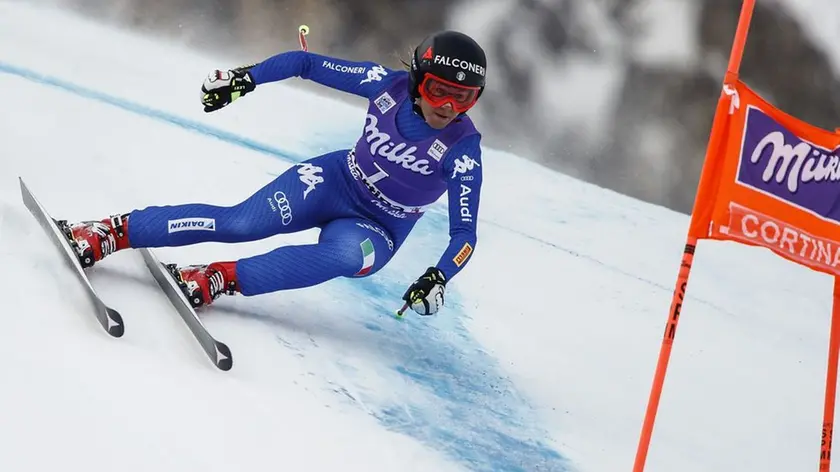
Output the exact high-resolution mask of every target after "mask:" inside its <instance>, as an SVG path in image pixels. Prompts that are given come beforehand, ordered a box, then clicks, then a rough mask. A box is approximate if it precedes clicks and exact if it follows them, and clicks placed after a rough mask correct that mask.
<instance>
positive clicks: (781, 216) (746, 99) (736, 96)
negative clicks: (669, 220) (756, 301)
mask: <svg viewBox="0 0 840 472" xmlns="http://www.w3.org/2000/svg"><path fill="white" fill-rule="evenodd" d="M727 89H728V90H727V95H728V96H729V99H730V100H731V107H730V112H731V113H730V116H729V117H728V119H727V120H726V121H727V125H726V134H725V136H726V137H725V141H724V143H722V149H721V151H722V152H723V153H724V156H723V157H722V159H723V162H722V164H721V167H720V176H719V178H718V179H716V180H717V181H716V185H719V187H718V188H717V191H716V192H711V193H712V194H713V195H715V198H714V200H713V201H708V202H700V204H701V205H711V206H712V208H711V214H712V221H711V225H710V227H709V234H708V237H709V238H712V239H726V240H733V241H737V242H740V243H743V244H748V245H753V246H763V247H766V248H768V249H770V250H772V251H774V252H775V253H776V254H778V255H780V256H782V257H785V258H786V259H789V260H791V261H794V262H796V263H799V264H802V265H805V266H808V267H810V268H812V269H814V270H817V271H820V272H825V273H829V274H832V275H840V135H838V134H837V133H834V132H830V131H827V130H824V129H821V128H817V127H815V126H813V125H811V124H809V123H806V122H804V121H802V120H799V119H797V118H795V117H793V116H791V115H789V114H787V113H785V112H783V111H781V110H779V109H777V108H775V107H774V106H772V105H770V104H769V103H767V102H766V101H765V100H764V99H762V98H761V97H760V96H758V95H757V94H756V93H755V92H754V91H752V90H751V89H750V88H749V87H747V86H746V85H745V84H744V83H743V82H740V81H739V82H737V83H735V84H727Z"/></svg>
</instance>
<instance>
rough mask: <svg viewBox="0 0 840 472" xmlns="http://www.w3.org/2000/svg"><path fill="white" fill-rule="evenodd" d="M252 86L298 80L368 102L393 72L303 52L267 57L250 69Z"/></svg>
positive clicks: (381, 67) (377, 66)
mask: <svg viewBox="0 0 840 472" xmlns="http://www.w3.org/2000/svg"><path fill="white" fill-rule="evenodd" d="M250 72H251V76H252V77H253V79H254V82H255V84H256V85H260V84H264V83H268V82H277V81H279V80H285V79H288V78H290V77H300V78H302V79H308V80H311V81H313V82H317V83H319V84H321V85H326V86H327V87H330V88H334V89H337V90H341V91H343V92H347V93H352V94H354V95H359V96H362V97H366V98H370V97H371V96H372V95H373V94H374V93H376V92H377V91H379V90H381V86H382V79H383V78H385V77H386V76H387V75H389V74H392V73H393V71H392V70H389V69H386V68H385V67H383V66H381V65H379V64H376V63H374V62H354V61H347V60H344V59H338V58H334V57H329V56H323V55H320V54H314V53H311V52H307V51H289V52H283V53H280V54H277V55H275V56H272V57H269V58H268V59H266V60H264V61H262V62H260V63H258V64H256V65H255V66H253V67H252V68H251V69H250Z"/></svg>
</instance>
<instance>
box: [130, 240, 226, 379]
mask: <svg viewBox="0 0 840 472" xmlns="http://www.w3.org/2000/svg"><path fill="white" fill-rule="evenodd" d="M138 250H139V251H140V253H141V254H142V255H143V260H144V261H145V262H146V266H147V267H148V268H149V271H151V273H152V275H153V276H154V278H155V280H157V282H158V284H159V285H160V287H161V288H162V289H163V291H164V293H165V294H166V296H167V298H169V301H170V302H171V303H172V305H174V306H175V309H176V310H177V311H178V314H179V315H181V318H183V320H184V322H185V323H186V324H187V326H188V327H189V328H190V331H191V332H192V334H193V336H195V339H196V340H197V341H198V343H199V344H200V345H201V347H202V349H204V353H205V354H207V357H209V358H210V360H211V361H213V363H214V364H215V365H216V367H218V368H219V369H221V370H225V371H227V370H230V369H231V368H232V367H233V356H231V353H230V348H228V347H227V345H226V344H225V343H223V342H220V341H217V340H216V339H215V338H213V336H212V335H210V333H209V332H208V331H207V328H206V327H205V326H204V323H202V322H201V320H200V319H199V318H198V315H197V314H196V313H195V310H194V309H193V307H192V305H191V304H190V302H189V300H187V297H186V296H185V295H184V292H183V291H181V287H180V286H179V285H178V280H177V279H176V278H175V275H174V270H175V265H174V264H168V265H167V264H163V263H162V262H160V260H158V258H157V257H156V256H155V255H154V254H153V253H152V251H151V250H149V249H148V248H142V249H138Z"/></svg>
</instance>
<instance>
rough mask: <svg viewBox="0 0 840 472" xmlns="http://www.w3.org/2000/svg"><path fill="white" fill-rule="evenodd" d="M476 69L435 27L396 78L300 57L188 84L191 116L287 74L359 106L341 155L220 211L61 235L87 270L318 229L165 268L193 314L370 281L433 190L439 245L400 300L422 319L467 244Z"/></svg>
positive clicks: (480, 79) (193, 208)
mask: <svg viewBox="0 0 840 472" xmlns="http://www.w3.org/2000/svg"><path fill="white" fill-rule="evenodd" d="M486 65H487V64H486V57H485V54H484V51H483V50H482V48H481V47H480V46H479V45H478V44H477V43H476V42H475V41H474V40H473V39H472V38H470V37H469V36H467V35H465V34H462V33H459V32H455V31H444V32H440V33H437V34H433V35H431V36H429V37H427V38H426V39H425V40H424V41H423V42H422V43H421V44H420V45H419V46H418V47H417V48H416V49H415V50H414V54H413V57H412V60H411V64H410V67H409V70H408V71H404V70H399V71H398V70H391V69H387V68H385V67H383V66H381V65H378V64H376V63H373V62H352V61H345V60H341V59H337V58H333V57H328V56H323V55H318V54H314V53H310V52H306V51H290V52H284V53H281V54H277V55H275V56H273V57H270V58H268V59H266V60H264V61H263V62H260V63H258V64H254V65H251V66H246V67H239V68H235V69H231V70H215V71H213V72H212V73H210V74H209V76H208V77H207V79H206V80H205V81H204V83H203V85H202V103H203V105H204V111H205V112H215V111H217V110H219V109H221V108H223V107H226V106H228V105H230V104H231V103H233V102H234V101H235V100H238V99H240V98H242V97H244V96H245V95H247V94H249V93H252V92H253V91H254V90H256V88H257V87H258V86H261V85H265V84H269V83H271V82H277V81H280V80H285V79H288V78H291V77H300V78H303V79H308V80H312V81H315V82H317V83H319V84H323V85H325V86H327V87H331V88H334V89H338V90H341V91H344V92H347V93H351V94H355V95H358V96H361V97H364V98H367V99H368V100H369V104H368V109H367V114H366V118H365V123H364V126H363V127H362V135H361V137H360V138H359V140H358V141H357V143H356V145H355V146H354V147H353V148H352V149H341V150H337V151H334V152H329V153H327V154H324V155H321V156H317V157H313V158H310V159H308V160H306V161H304V162H302V163H300V164H296V165H294V166H292V167H291V168H289V169H288V170H287V171H286V172H284V173H283V174H282V175H280V176H279V177H277V178H276V179H275V180H274V181H272V182H269V183H268V184H267V185H265V186H264V187H263V188H261V189H259V190H257V191H256V192H255V193H254V194H253V195H251V196H250V197H248V198H246V199H245V200H243V201H242V202H240V203H238V204H235V205H233V206H229V207H222V206H213V205H207V204H203V203H188V204H182V205H171V206H150V207H147V208H144V209H136V210H133V211H131V212H128V213H121V214H116V215H113V216H111V217H109V218H105V219H102V220H98V221H82V222H78V223H74V224H69V225H68V233H69V234H70V239H71V241H72V242H73V244H74V245H75V247H76V250H77V252H78V254H79V258H80V261H81V262H82V265H83V266H84V267H91V266H93V264H94V263H97V262H98V261H100V260H102V259H103V258H104V257H106V256H108V255H109V254H112V253H114V252H115V251H118V250H123V249H128V248H154V247H175V246H184V245H189V244H197V243H202V242H210V241H212V242H225V243H237V242H245V241H253V240H257V239H262V238H266V237H269V236H273V235H276V234H280V233H291V232H297V231H302V230H306V229H310V228H319V229H320V233H319V237H318V241H317V242H315V243H313V244H305V245H290V246H284V247H279V248H277V249H275V250H273V251H270V252H268V253H266V254H261V255H256V256H253V257H247V258H243V259H240V260H237V261H226V262H214V263H210V264H201V265H190V266H184V267H178V268H177V270H176V271H175V272H174V274H175V275H176V277H177V278H178V279H179V282H180V285H181V288H182V290H183V291H184V293H185V294H186V295H187V298H188V299H190V301H191V303H192V305H193V306H194V307H196V308H198V307H201V306H204V305H208V304H210V303H212V302H213V301H214V300H215V299H217V298H218V297H219V296H221V295H223V294H228V295H233V294H236V293H239V294H242V295H245V296H251V295H258V294H263V293H268V292H274V291H278V290H286V289H293V288H301V287H309V286H314V285H317V284H320V283H322V282H325V281H327V280H330V279H333V278H336V277H365V276H369V275H371V274H374V273H376V272H377V271H378V270H380V269H381V268H382V267H383V266H384V265H385V264H387V263H388V261H389V260H391V258H392V256H393V255H394V253H396V251H397V250H399V248H400V246H401V245H402V244H403V242H404V241H405V239H406V237H408V235H409V233H410V232H411V230H412V228H413V227H414V226H415V224H416V222H417V221H418V219H419V218H421V217H422V216H423V214H424V211H425V210H426V208H427V207H428V206H430V205H431V204H433V203H434V202H435V201H437V200H438V199H439V197H441V196H442V195H443V194H444V193H447V194H448V204H449V227H450V230H449V246H448V248H447V249H446V250H445V251H444V252H443V254H442V255H441V257H440V259H439V260H437V261H436V262H435V263H434V265H430V266H429V267H428V269H427V270H426V271H425V273H424V274H422V275H421V276H420V277H419V278H418V279H417V280H416V281H415V282H414V283H413V284H411V285H410V286H409V287H408V289H407V290H406V291H405V294H404V295H403V300H404V301H405V304H406V306H410V307H411V308H412V309H413V310H414V311H416V312H417V313H419V314H421V315H431V314H434V313H436V312H438V310H439V309H440V308H441V307H442V305H443V303H444V293H445V287H446V284H447V283H448V282H449V281H451V280H452V278H453V277H454V276H455V275H456V274H458V272H460V271H461V270H462V269H463V268H464V267H465V265H466V264H467V262H468V261H469V260H470V258H471V256H472V254H473V251H474V250H475V247H476V224H477V221H478V208H479V196H480V193H481V184H482V164H481V149H480V140H481V135H480V134H479V132H478V131H477V130H476V128H475V126H474V125H473V123H472V121H471V120H470V118H469V117H468V116H467V115H466V112H467V111H468V110H469V109H470V108H471V107H473V106H474V105H475V103H476V101H477V100H478V98H479V96H480V95H481V93H482V92H483V90H484V85H485V73H486ZM404 308H405V307H404Z"/></svg>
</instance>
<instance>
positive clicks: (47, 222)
mask: <svg viewBox="0 0 840 472" xmlns="http://www.w3.org/2000/svg"><path fill="white" fill-rule="evenodd" d="M18 180H20V192H21V196H22V198H23V203H24V205H26V208H27V209H28V210H29V212H30V213H31V214H32V216H33V217H35V220H36V221H38V223H39V224H40V225H41V228H42V229H43V230H44V232H45V233H46V234H47V236H49V238H50V241H52V242H53V244H54V245H55V247H56V248H57V249H58V251H59V253H60V254H61V255H62V256H64V261H65V262H66V263H67V264H68V265H69V266H70V267H71V268H72V269H73V272H74V273H75V274H76V276H77V277H78V279H79V281H80V282H81V284H82V286H83V287H84V288H85V292H86V293H87V295H88V299H89V300H90V302H91V303H92V304H93V306H94V314H95V315H96V319H97V320H99V324H100V325H102V328H103V329H105V332H107V333H108V334H110V335H111V336H113V337H115V338H119V337H121V336H122V335H123V334H124V333H125V324H124V323H123V319H122V316H121V315H120V313H119V312H117V311H116V310H114V309H113V308H111V307H109V306H108V305H106V304H105V303H104V302H103V301H102V299H101V298H99V295H98V294H97V293H96V290H94V288H93V285H91V283H90V279H88V277H87V274H85V271H84V269H83V268H82V265H81V264H80V263H79V259H78V256H77V255H76V251H75V250H74V249H73V246H72V245H71V243H70V240H69V238H68V236H67V233H66V232H65V231H64V229H63V228H62V226H63V225H64V224H65V222H63V221H59V220H56V219H54V218H53V217H52V216H50V214H49V213H48V212H47V210H46V209H45V208H44V206H43V205H41V203H40V202H38V200H37V199H36V198H35V196H34V195H33V194H32V192H31V191H30V190H29V188H28V187H27V186H26V184H25V183H24V182H23V179H22V178H20V177H18Z"/></svg>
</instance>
